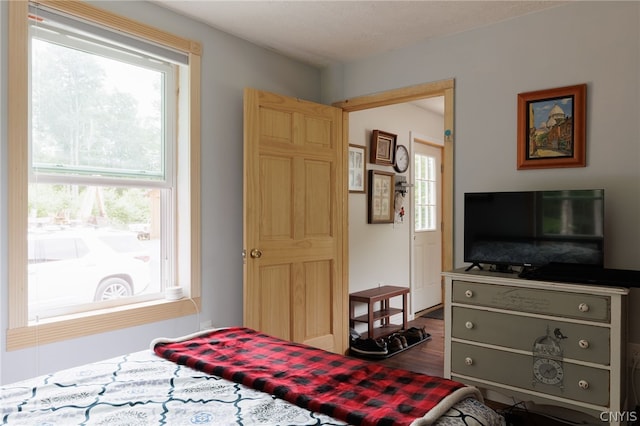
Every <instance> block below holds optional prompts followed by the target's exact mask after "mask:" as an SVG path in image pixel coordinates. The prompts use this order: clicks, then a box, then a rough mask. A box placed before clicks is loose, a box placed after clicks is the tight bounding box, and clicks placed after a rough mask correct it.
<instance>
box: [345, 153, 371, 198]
mask: <svg viewBox="0 0 640 426" xmlns="http://www.w3.org/2000/svg"><path fill="white" fill-rule="evenodd" d="M365 152H366V147H364V146H360V145H351V144H349V192H362V193H364V192H365V188H366V186H365V185H366V184H367V183H366V180H367V175H366V173H365V164H366V154H365Z"/></svg>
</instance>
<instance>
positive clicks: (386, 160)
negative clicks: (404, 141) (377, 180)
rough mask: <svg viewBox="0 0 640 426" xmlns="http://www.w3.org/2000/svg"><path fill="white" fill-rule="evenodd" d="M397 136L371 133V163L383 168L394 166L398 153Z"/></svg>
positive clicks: (378, 131)
mask: <svg viewBox="0 0 640 426" xmlns="http://www.w3.org/2000/svg"><path fill="white" fill-rule="evenodd" d="M396 140H397V135H394V134H393V133H388V132H383V131H382V130H374V131H373V132H371V149H370V151H369V161H370V162H371V163H373V164H380V165H383V166H393V163H394V160H395V158H394V156H395V153H396Z"/></svg>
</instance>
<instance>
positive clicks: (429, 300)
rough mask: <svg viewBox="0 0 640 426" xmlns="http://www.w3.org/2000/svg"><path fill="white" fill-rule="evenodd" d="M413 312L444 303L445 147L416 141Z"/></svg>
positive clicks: (414, 145)
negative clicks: (443, 167) (443, 189)
mask: <svg viewBox="0 0 640 426" xmlns="http://www.w3.org/2000/svg"><path fill="white" fill-rule="evenodd" d="M413 157H414V162H413V163H414V164H413V184H414V188H413V189H414V190H413V191H411V193H412V194H413V214H414V229H413V259H414V268H413V270H414V271H413V273H414V279H413V290H412V292H411V293H412V308H413V313H416V312H419V311H422V310H424V309H427V308H430V307H432V306H435V305H439V304H441V303H442V284H441V282H442V279H441V273H442V226H441V223H442V147H441V146H438V145H432V144H429V143H424V142H422V141H419V140H417V139H414V143H413Z"/></svg>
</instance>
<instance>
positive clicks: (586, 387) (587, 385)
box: [578, 380, 589, 389]
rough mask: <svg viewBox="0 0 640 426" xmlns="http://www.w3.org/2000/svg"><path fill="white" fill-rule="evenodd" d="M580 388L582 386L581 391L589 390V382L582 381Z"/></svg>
mask: <svg viewBox="0 0 640 426" xmlns="http://www.w3.org/2000/svg"><path fill="white" fill-rule="evenodd" d="M578 386H580V389H589V382H587V381H586V380H580V381H579V382H578Z"/></svg>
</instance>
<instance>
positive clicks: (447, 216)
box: [333, 79, 455, 296]
mask: <svg viewBox="0 0 640 426" xmlns="http://www.w3.org/2000/svg"><path fill="white" fill-rule="evenodd" d="M436 96H444V129H445V131H444V135H443V140H444V148H443V152H442V165H443V172H442V225H441V226H442V270H443V271H450V270H452V269H453V148H454V135H455V132H454V131H453V128H454V127H453V125H454V114H453V111H454V104H453V102H454V80H453V79H447V80H441V81H436V82H432V83H423V84H418V85H415V86H409V87H404V88H400V89H393V90H389V91H385V92H380V93H375V94H372V95H365V96H359V97H356V98H353V99H346V100H343V101H339V102H335V103H333V106H335V107H338V108H342V119H343V126H342V131H343V139H344V140H345V141H348V140H349V113H350V112H355V111H362V110H365V109H371V108H377V107H381V106H387V105H395V104H402V103H406V102H411V101H415V100H418V99H424V98H432V97H436ZM344 147H345V148H344V149H345V150H346V149H347V147H348V144H347V143H345V144H344ZM345 158H346V153H345ZM344 173H345V174H347V173H348V170H347V168H346V167H345V169H344ZM346 181H347V180H346V178H345V182H346ZM345 229H346V228H345ZM342 240H343V245H344V246H343V250H344V253H345V256H344V258H343V259H344V264H343V266H344V267H343V279H344V282H345V283H348V282H349V277H348V271H349V256H348V246H349V238H348V234H347V236H346V237H345V238H343V239H342ZM443 296H444V292H443Z"/></svg>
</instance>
